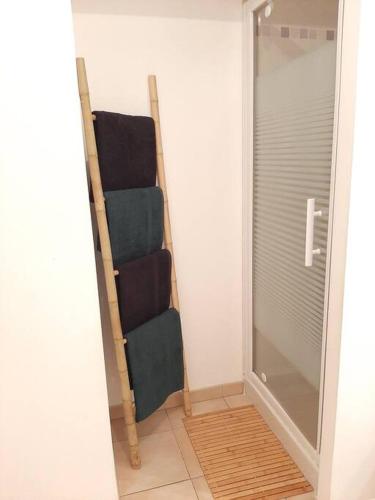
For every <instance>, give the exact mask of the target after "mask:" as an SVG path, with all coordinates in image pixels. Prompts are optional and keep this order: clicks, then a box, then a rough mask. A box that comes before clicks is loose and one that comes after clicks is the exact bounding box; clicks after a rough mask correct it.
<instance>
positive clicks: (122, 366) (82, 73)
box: [77, 58, 141, 469]
mask: <svg viewBox="0 0 375 500" xmlns="http://www.w3.org/2000/svg"><path fill="white" fill-rule="evenodd" d="M77 74H78V86H79V96H80V99H81V109H82V117H83V125H84V134H85V142H86V149H87V156H88V165H89V172H90V178H91V184H92V192H93V195H94V204H95V212H96V217H97V221H98V230H99V238H100V246H101V254H102V260H103V266H104V276H105V284H106V289H107V296H108V305H109V314H110V320H111V329H112V336H113V341H114V344H115V353H116V361H117V369H118V372H119V376H120V382H121V395H122V407H123V411H124V418H125V427H126V431H127V436H128V443H129V450H130V463H131V465H132V467H133V468H134V469H138V468H139V467H140V466H141V460H140V457H139V449H138V436H137V428H136V425H135V419H134V412H133V401H132V397H131V390H130V384H129V374H128V367H127V362H126V357H125V345H124V344H125V343H126V342H125V341H124V338H123V336H122V328H121V322H120V311H119V306H118V301H117V290H116V283H115V278H114V276H115V272H114V269H113V260H112V250H111V243H110V239H109V232H108V224H107V216H106V212H105V203H104V196H103V189H102V182H101V178H100V170H99V160H98V152H97V149H96V141H95V132H94V125H93V119H94V118H93V115H92V113H91V104H90V95H89V87H88V83H87V76H86V68H85V61H84V59H83V58H77Z"/></svg>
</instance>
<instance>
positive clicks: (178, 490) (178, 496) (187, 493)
mask: <svg viewBox="0 0 375 500" xmlns="http://www.w3.org/2000/svg"><path fill="white" fill-rule="evenodd" d="M197 498H198V497H197V495H196V493H195V490H194V487H193V484H192V482H191V481H183V482H181V483H175V484H169V485H168V486H162V487H161V488H156V489H153V490H147V491H141V492H139V493H133V494H131V495H125V496H122V497H121V500H197Z"/></svg>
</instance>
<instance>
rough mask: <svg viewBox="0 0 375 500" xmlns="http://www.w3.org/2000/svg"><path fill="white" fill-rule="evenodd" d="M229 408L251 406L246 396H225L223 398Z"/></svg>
mask: <svg viewBox="0 0 375 500" xmlns="http://www.w3.org/2000/svg"><path fill="white" fill-rule="evenodd" d="M224 399H225V401H226V403H227V405H228V406H229V407H230V408H237V407H239V406H245V405H251V404H253V403H252V402H251V400H250V398H249V396H248V395H247V394H237V395H235V396H227V397H226V398H224Z"/></svg>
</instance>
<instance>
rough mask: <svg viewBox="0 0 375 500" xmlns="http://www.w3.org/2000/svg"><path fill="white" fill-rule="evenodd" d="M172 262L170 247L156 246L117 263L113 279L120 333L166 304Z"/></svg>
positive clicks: (168, 294) (150, 317)
mask: <svg viewBox="0 0 375 500" xmlns="http://www.w3.org/2000/svg"><path fill="white" fill-rule="evenodd" d="M171 264H172V259H171V254H170V253H169V251H168V250H159V251H158V252H155V253H152V254H151V255H147V256H146V257H141V258H140V259H136V260H132V261H130V262H126V263H125V264H123V265H121V266H118V270H119V273H120V274H119V276H118V277H117V280H116V282H117V291H118V299H119V306H120V315H121V324H122V331H123V333H127V332H129V331H131V330H134V328H137V327H138V326H140V325H142V324H143V323H146V321H149V320H150V319H152V318H154V317H155V316H158V315H159V314H161V313H162V312H164V311H166V310H167V309H168V308H169V302H170V296H171Z"/></svg>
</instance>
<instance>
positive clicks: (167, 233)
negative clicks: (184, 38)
mask: <svg viewBox="0 0 375 500" xmlns="http://www.w3.org/2000/svg"><path fill="white" fill-rule="evenodd" d="M148 89H149V96H150V107H151V116H152V118H153V120H154V122H155V136H156V158H157V177H158V184H159V187H160V189H161V190H162V191H163V195H164V246H165V248H166V249H167V250H169V252H170V254H171V256H172V276H171V279H172V297H171V299H172V306H173V307H174V308H175V309H177V311H179V310H180V303H179V300H178V290H177V278H176V269H175V264H174V254H173V242H172V232H171V222H170V218H169V205H168V194H167V184H166V181H165V169H164V154H163V145H162V140H161V127H160V113H159V98H158V88H157V83H156V76H155V75H149V77H148ZM183 395H184V407H185V414H186V416H187V417H190V416H191V402H190V393H189V382H188V376H187V370H186V362H185V352H184V389H183Z"/></svg>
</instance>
